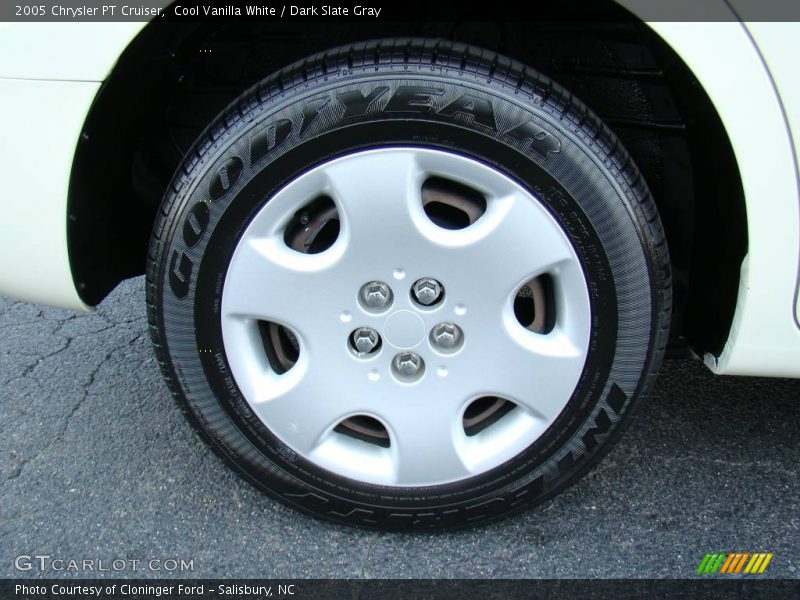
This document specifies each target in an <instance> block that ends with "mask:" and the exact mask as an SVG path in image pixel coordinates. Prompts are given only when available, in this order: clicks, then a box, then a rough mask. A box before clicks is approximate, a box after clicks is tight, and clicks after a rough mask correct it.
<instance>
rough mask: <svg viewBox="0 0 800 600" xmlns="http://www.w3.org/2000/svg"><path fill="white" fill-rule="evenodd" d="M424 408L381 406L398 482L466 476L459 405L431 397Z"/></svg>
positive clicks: (446, 399) (467, 469)
mask: <svg viewBox="0 0 800 600" xmlns="http://www.w3.org/2000/svg"><path fill="white" fill-rule="evenodd" d="M427 400H428V401H426V402H425V406H424V407H418V408H417V410H409V407H404V406H402V405H394V406H384V407H383V408H382V409H381V411H380V413H379V414H380V416H381V417H382V418H383V419H384V420H385V421H386V422H387V423H388V425H389V428H390V435H391V439H392V449H393V456H394V463H395V465H394V467H395V476H396V479H397V481H398V482H402V483H406V484H407V483H409V482H413V483H417V484H426V483H431V482H444V481H448V480H449V481H452V480H456V479H461V478H463V477H467V476H469V475H470V474H471V473H470V469H469V468H468V467H467V465H466V463H465V459H464V444H465V438H466V436H465V434H464V429H463V426H462V424H461V415H460V411H459V410H458V409H459V407H458V406H457V405H456V404H454V403H453V401H452V399H449V398H442V397H430V398H428V399H427Z"/></svg>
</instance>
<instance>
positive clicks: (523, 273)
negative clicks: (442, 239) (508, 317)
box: [454, 191, 574, 297]
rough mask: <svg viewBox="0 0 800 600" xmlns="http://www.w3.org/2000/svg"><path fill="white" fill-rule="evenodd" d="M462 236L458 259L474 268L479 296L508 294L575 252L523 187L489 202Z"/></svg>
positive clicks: (568, 259)
mask: <svg viewBox="0 0 800 600" xmlns="http://www.w3.org/2000/svg"><path fill="white" fill-rule="evenodd" d="M455 233H456V234H458V233H459V232H455ZM454 237H457V236H454ZM462 237H463V238H464V241H465V243H464V245H463V246H462V247H461V248H460V252H459V260H460V261H463V263H464V264H469V265H470V266H471V269H473V272H474V275H475V276H474V278H473V281H477V282H480V286H481V289H482V290H483V294H481V295H485V293H486V292H487V291H491V292H496V293H498V294H500V295H502V296H503V297H506V296H507V295H508V294H509V293H511V292H512V291H514V290H515V289H516V288H517V287H519V286H520V285H521V284H523V283H524V282H526V281H528V280H530V279H531V278H532V277H534V276H536V275H540V274H543V273H546V272H551V271H554V270H557V269H558V267H559V266H560V265H562V264H564V263H566V262H569V261H571V260H573V256H574V254H573V251H572V248H571V247H570V245H569V242H568V240H567V238H566V236H565V234H564V233H563V232H562V231H561V230H560V229H558V227H557V225H556V224H555V222H554V221H553V217H552V216H551V215H550V213H548V212H547V210H546V209H545V208H544V207H542V206H541V205H540V204H539V203H538V202H536V201H535V200H534V199H533V198H531V197H530V196H528V195H527V194H526V193H523V192H521V191H520V192H516V193H513V194H509V195H507V196H504V197H502V198H496V199H494V200H492V201H491V202H490V203H489V207H488V208H487V211H486V214H484V216H483V217H482V218H481V219H479V220H478V222H477V223H475V225H473V226H472V227H471V228H468V229H465V230H464V231H463V233H462Z"/></svg>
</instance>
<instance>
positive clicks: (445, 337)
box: [431, 322, 464, 351]
mask: <svg viewBox="0 0 800 600" xmlns="http://www.w3.org/2000/svg"><path fill="white" fill-rule="evenodd" d="M463 339H464V332H463V331H461V328H460V327H459V326H458V325H456V324H455V323H450V322H445V323H439V324H438V325H436V326H434V328H433V329H431V342H432V343H433V345H434V346H437V347H438V348H439V349H440V350H444V351H453V350H456V349H458V348H459V347H461V342H462V340H463Z"/></svg>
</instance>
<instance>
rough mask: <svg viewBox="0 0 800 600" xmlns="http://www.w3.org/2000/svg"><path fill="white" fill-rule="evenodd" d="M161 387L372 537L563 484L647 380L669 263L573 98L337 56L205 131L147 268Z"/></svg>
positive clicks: (618, 154)
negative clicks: (373, 532)
mask: <svg viewBox="0 0 800 600" xmlns="http://www.w3.org/2000/svg"><path fill="white" fill-rule="evenodd" d="M147 290H148V307H149V318H150V323H151V332H152V337H153V341H154V344H155V348H156V352H157V355H158V359H159V361H160V364H161V367H162V371H163V374H164V377H165V378H166V381H167V383H168V385H169V387H170V389H171V390H172V392H173V394H174V396H175V398H176V400H177V402H178V404H179V405H180V406H181V407H182V408H183V410H184V412H185V414H186V416H187V418H188V419H189V421H190V422H191V423H192V424H193V425H194V426H195V427H196V428H197V429H198V430H199V432H200V433H201V434H202V435H203V437H204V438H205V439H206V440H207V441H208V443H209V444H210V445H211V447H212V448H213V449H214V450H215V451H216V452H218V453H219V454H220V455H221V456H222V457H223V458H224V459H226V461H227V462H228V463H229V464H230V465H231V466H233V467H234V468H235V469H236V470H238V471H239V472H240V473H241V474H242V475H244V476H245V478H246V479H248V480H249V481H250V482H251V483H253V484H254V485H256V486H257V487H259V488H261V489H263V490H264V491H265V492H267V493H268V494H270V495H271V496H273V497H274V498H277V499H279V500H280V501H282V502H285V503H287V504H290V505H292V506H294V507H296V508H298V509H300V510H302V511H304V512H307V513H311V514H314V515H317V516H322V517H326V518H328V519H331V520H334V521H338V522H341V523H346V524H352V525H362V526H367V527H375V528H381V529H411V528H445V527H447V528H451V527H460V526H465V525H469V524H474V523H481V522H485V521H488V520H492V519H495V518H498V517H501V516H503V515H507V514H511V513H514V512H518V511H520V510H522V509H524V508H526V507H530V506H532V505H535V504H538V503H540V502H542V501H543V500H545V499H547V498H549V497H551V496H553V495H554V494H555V493H556V492H558V491H559V490H562V489H563V488H565V487H566V486H567V485H569V484H571V483H573V482H574V481H575V480H576V479H577V478H579V477H580V476H581V474H582V473H585V472H586V471H587V470H588V469H589V468H590V467H591V466H592V465H593V464H594V463H595V462H596V461H597V460H598V459H599V458H600V456H601V455H603V454H604V452H606V451H607V450H608V448H609V446H610V445H611V443H612V442H613V441H614V440H615V439H616V438H617V437H618V435H619V433H620V432H621V430H622V427H623V424H624V423H625V422H626V418H627V417H628V416H629V415H630V414H631V412H632V410H633V408H634V407H635V406H636V404H637V402H638V400H639V399H641V398H642V397H643V396H644V395H645V394H646V393H647V391H648V390H649V389H650V387H651V386H652V384H653V381H654V377H655V374H656V372H657V370H658V367H659V365H660V362H661V359H662V356H663V353H664V348H665V344H666V340H667V328H668V318H669V313H670V308H671V289H670V275H669V260H668V254H667V248H666V243H665V239H664V234H663V230H662V227H661V224H660V221H659V218H658V214H657V212H656V208H655V205H654V203H653V200H652V198H651V196H650V193H649V191H648V189H647V186H646V184H645V182H644V181H643V179H642V177H641V175H640V173H639V171H638V170H637V168H636V166H635V165H634V164H633V162H632V161H631V159H630V157H629V156H628V154H627V153H626V151H625V150H624V148H622V146H621V145H620V143H619V141H618V140H617V138H616V137H615V136H614V135H613V134H612V133H611V131H610V130H609V129H608V128H607V127H606V126H605V125H603V123H602V122H601V121H600V120H599V119H598V118H597V117H596V116H595V115H594V114H592V113H591V111H589V110H588V109H587V108H586V107H585V106H584V105H583V104H581V103H580V102H579V101H578V100H577V99H575V98H574V97H573V96H572V95H571V94H570V93H569V92H567V91H565V90H564V89H562V88H560V87H559V86H558V85H557V84H555V83H553V82H552V81H550V80H548V79H547V78H545V77H544V76H542V75H540V74H538V73H536V72H535V71H533V70H531V69H530V68H527V67H525V66H524V65H521V64H519V63H517V62H514V61H512V60H510V59H507V58H505V57H503V56H500V55H497V54H495V53H493V52H489V51H485V50H481V49H477V48H474V47H468V46H464V45H459V44H452V43H448V42H442V41H435V40H416V39H412V40H408V39H403V40H382V41H376V42H370V43H361V44H355V45H352V46H347V47H343V48H338V49H334V50H330V51H328V52H325V53H323V54H319V55H315V56H312V57H309V58H308V59H306V60H304V61H302V62H300V63H297V64H295V65H292V66H290V67H287V68H286V69H284V70H282V71H280V72H278V73H275V74H273V75H271V76H269V77H267V78H266V79H265V80H263V81H262V82H261V83H259V84H258V85H256V86H255V87H254V88H252V89H251V90H249V91H247V92H246V93H245V94H243V95H242V96H241V97H240V98H239V99H238V101H237V102H235V103H234V104H233V105H231V106H230V107H228V109H226V110H225V111H224V113H223V114H221V115H220V116H219V117H218V118H217V119H216V120H215V122H214V123H212V124H211V125H209V127H208V128H207V130H206V131H205V132H204V134H203V135H202V136H201V137H200V139H199V140H198V141H197V142H196V144H195V147H194V149H193V151H192V152H191V153H190V154H189V155H187V157H186V159H185V161H184V164H183V165H182V166H181V167H180V169H179V170H178V172H177V174H176V175H175V177H174V180H173V182H172V185H171V186H170V188H169V190H168V192H167V194H166V197H165V198H164V200H163V204H162V208H161V211H160V213H159V218H158V221H157V223H156V225H155V227H154V232H153V237H152V240H151V246H150V264H149V267H148V274H147Z"/></svg>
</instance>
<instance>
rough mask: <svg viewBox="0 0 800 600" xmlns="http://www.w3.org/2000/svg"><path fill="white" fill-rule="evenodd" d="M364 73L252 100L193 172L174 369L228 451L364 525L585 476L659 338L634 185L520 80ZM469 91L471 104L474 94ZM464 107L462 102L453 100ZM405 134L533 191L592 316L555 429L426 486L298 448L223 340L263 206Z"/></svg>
mask: <svg viewBox="0 0 800 600" xmlns="http://www.w3.org/2000/svg"><path fill="white" fill-rule="evenodd" d="M355 71H356V70H347V72H340V73H337V74H335V75H332V76H330V77H329V78H328V79H327V80H323V81H319V82H316V83H315V84H314V85H300V86H297V87H295V88H292V89H290V90H288V91H286V92H284V93H282V94H279V95H277V96H275V97H273V98H271V99H269V100H267V101H264V102H261V101H255V100H252V99H251V105H250V106H248V107H247V109H246V110H245V111H243V112H244V115H243V116H240V117H239V118H236V119H232V120H231V121H232V122H231V123H228V124H227V128H226V129H224V131H223V133H222V134H221V135H219V136H218V137H217V138H216V139H214V140H213V142H212V143H211V144H209V145H208V146H207V147H206V148H204V150H203V152H202V155H201V158H200V160H198V161H196V163H195V164H194V165H193V166H192V167H191V169H190V170H189V171H188V173H186V174H185V176H184V177H183V182H184V183H183V185H182V186H178V191H177V193H176V198H174V199H173V202H172V204H171V205H172V210H171V213H170V218H171V223H170V225H171V226H170V227H169V229H168V235H167V236H166V237H165V238H164V239H163V240H162V244H163V248H164V251H163V253H162V261H161V265H160V270H159V279H158V281H159V284H160V301H161V309H162V310H161V313H160V315H161V320H160V326H161V329H162V334H163V335H162V339H163V343H164V345H165V346H166V348H165V349H166V350H167V351H166V354H167V356H169V361H170V367H171V369H172V370H173V373H174V379H175V381H176V382H177V383H178V385H179V386H180V390H181V393H182V395H183V397H184V398H185V399H186V401H187V404H188V406H189V410H190V411H191V412H192V415H193V416H194V418H195V419H196V420H197V421H198V422H199V423H200V425H201V427H202V428H203V429H204V431H205V432H206V434H207V435H208V436H209V438H210V439H211V441H212V443H213V444H214V445H215V446H216V447H217V449H218V450H219V451H221V452H222V453H223V454H224V455H225V456H226V457H227V458H228V459H229V460H230V461H231V462H233V463H234V464H236V466H237V467H238V468H239V469H240V470H242V471H243V472H244V473H246V475H247V476H248V477H249V478H251V479H252V480H253V481H254V482H256V483H257V484H259V485H260V486H262V487H264V488H265V489H267V490H268V491H269V492H270V493H272V494H274V495H277V496H279V497H281V499H283V500H284V501H287V502H290V503H294V504H298V505H301V506H303V507H304V508H305V509H306V510H311V511H315V512H323V513H325V514H328V515H329V516H331V515H333V516H334V518H335V517H336V515H337V514H346V513H347V514H350V513H352V511H353V507H354V506H355V507H357V510H358V511H361V513H359V518H361V519H363V520H364V522H369V521H370V520H374V519H378V513H385V514H384V515H383V517H381V518H385V517H386V516H387V515H388V516H391V515H405V516H408V515H413V514H418V513H420V511H422V510H428V511H430V510H434V511H437V510H438V511H445V512H446V511H451V513H452V514H453V517H452V518H453V519H454V520H456V521H457V520H460V519H461V520H463V519H464V518H465V516H464V515H466V514H467V513H470V512H471V513H475V512H476V510H477V511H478V512H479V514H480V515H484V514H485V515H490V514H491V513H500V512H507V511H509V510H513V508H514V507H515V506H517V505H521V504H530V503H531V501H534V500H535V499H537V498H543V497H545V496H546V495H548V494H549V493H551V492H552V491H554V490H555V489H557V488H559V487H560V486H562V485H563V484H565V483H567V482H568V480H570V479H572V478H574V477H575V475H576V473H577V471H578V470H579V469H580V468H581V467H582V466H583V465H587V464H589V462H590V460H591V459H592V458H593V457H594V456H595V455H596V454H598V452H599V451H600V448H601V447H602V446H603V444H602V442H603V441H604V440H606V439H607V438H608V437H609V436H610V435H612V433H613V431H614V429H615V428H616V427H617V424H618V422H619V420H620V418H621V417H622V416H623V414H624V413H625V412H626V411H627V409H628V406H629V405H630V402H631V399H632V398H634V397H635V396H637V394H638V390H639V385H640V382H641V379H642V376H643V373H645V372H646V370H647V360H648V357H649V355H650V354H651V353H650V352H649V351H648V352H643V351H642V337H643V336H645V337H646V338H647V341H648V350H649V349H650V348H652V344H653V336H654V322H653V315H654V314H655V308H654V306H655V294H654V290H653V285H652V270H653V269H652V260H651V258H650V257H649V255H648V245H647V243H646V240H644V239H643V235H642V231H641V227H640V226H639V225H638V224H637V219H638V218H640V217H639V216H637V215H636V214H635V213H634V210H633V209H634V206H633V193H632V190H631V189H630V185H629V182H628V181H626V180H625V178H624V176H623V174H622V173H621V172H620V170H619V169H617V168H616V167H615V165H613V164H612V163H611V162H610V161H608V160H605V161H604V160H603V158H602V156H603V154H602V152H600V150H601V148H599V147H598V148H593V143H594V142H593V140H592V139H591V136H590V135H587V132H586V130H585V128H581V127H579V126H578V124H576V123H573V122H572V121H569V120H566V119H564V118H563V116H562V115H559V113H558V111H556V110H554V109H553V107H552V106H550V105H549V104H547V103H544V102H540V101H537V98H536V97H528V96H523V95H521V94H519V90H514V89H512V88H511V87H510V86H504V85H500V84H498V83H496V82H495V83H493V85H492V86H491V87H490V86H487V85H486V84H485V83H484V82H482V81H481V80H480V79H479V78H477V77H472V78H471V77H467V76H464V75H463V74H460V75H458V76H456V75H454V73H453V72H451V71H450V70H448V69H431V70H429V71H427V72H418V73H414V74H409V73H404V72H399V73H398V72H397V70H396V69H394V68H390V67H386V68H385V69H381V68H374V69H371V70H367V69H365V70H364V71H363V72H355ZM381 88H387V90H386V91H385V92H381V93H380V94H379V95H377V96H376V98H375V100H373V101H372V102H371V103H369V104H368V105H367V106H366V107H365V110H363V114H352V113H353V110H354V109H353V108H352V106H348V105H347V103H346V102H344V101H343V98H348V97H353V96H352V95H353V93H354V92H359V93H360V94H361V96H362V97H363V98H367V99H368V98H369V97H370V96H371V95H375V94H376V90H380V89H381ZM432 92H435V93H432ZM346 94H350V96H347V95H346ZM465 94H466V95H468V96H469V98H471V99H472V100H473V101H472V103H471V104H468V103H465V102H463V101H461V102H460V99H461V98H463V97H464V96H465ZM398 96H401V99H400V100H399V101H398V102H396V103H395V104H394V105H393V104H392V102H393V100H394V99H396V98H397V97H398ZM251 97H252V95H251ZM409 97H410V98H412V99H413V100H412V101H409V100H408V98H409ZM459 102H460V103H459ZM454 103H455V106H456V107H461V108H463V109H464V110H462V111H460V112H459V111H454V110H451V109H448V108H447V107H449V106H450V107H452V106H453V105H454ZM468 106H472V107H476V106H477V107H478V108H477V109H475V108H473V109H472V110H471V111H470V110H467V108H466V107H468ZM487 106H488V107H490V109H488V110H490V111H491V119H490V118H489V113H488V112H487V108H486V107H487ZM392 107H394V108H395V109H397V108H398V107H399V108H404V109H405V110H389V109H391V108H392ZM480 109H483V112H482V113H481V112H480ZM359 110H360V107H359ZM470 113H471V114H470ZM521 124H529V125H527V129H526V130H525V131H526V132H527V133H531V132H541V133H539V135H538V137H539V138H540V139H536V138H535V137H534V138H533V139H518V138H519V137H520V135H519V133H517V134H516V135H515V134H514V133H513V132H514V131H515V129H516V130H518V128H519V127H520V125H521ZM509 132H512V133H509ZM270 146H272V147H270ZM392 146H403V147H408V146H414V147H424V148H434V149H440V150H446V151H450V152H455V153H458V154H461V155H464V156H467V157H469V158H472V159H475V160H478V161H480V162H483V163H485V164H488V165H490V166H492V167H494V168H496V169H498V170H500V171H502V172H504V173H505V174H506V175H508V176H509V177H511V178H512V179H514V180H516V181H517V182H519V183H520V184H521V185H523V187H525V188H526V189H528V190H529V191H530V192H531V193H532V194H533V195H534V196H535V197H536V198H537V199H538V200H539V201H540V202H541V203H542V204H543V205H544V206H545V207H546V208H547V209H548V210H549V211H550V213H551V214H552V215H553V216H554V218H555V219H556V220H557V221H558V223H559V224H560V225H561V226H562V228H563V229H564V231H565V232H566V233H567V235H568V236H569V239H570V241H571V242H572V244H573V247H574V249H575V251H576V254H577V255H578V257H579V259H580V261H581V265H582V267H583V270H584V273H585V275H586V277H587V288H588V291H589V294H590V304H591V313H592V334H591V341H590V345H589V353H588V357H587V362H586V365H585V368H584V371H583V373H582V375H581V378H580V381H579V383H578V385H577V387H576V390H575V392H574V394H573V396H572V398H571V399H570V400H569V402H568V404H567V407H566V408H565V410H564V411H563V412H562V413H561V415H560V416H559V417H558V419H557V420H556V421H555V422H554V423H553V425H552V426H551V427H550V428H549V429H548V431H547V432H546V433H545V434H544V435H543V436H542V437H541V438H540V439H539V440H537V441H536V442H535V443H534V444H532V445H531V446H530V447H529V448H528V449H526V450H525V451H524V452H522V453H521V454H520V455H518V456H517V457H515V458H514V459H512V460H510V461H508V462H507V463H505V464H503V465H501V466H500V467H497V468H495V469H493V470H491V471H489V472H488V473H484V474H482V475H479V476H477V477H474V478H470V479H468V480H464V481H461V482H457V483H454V484H448V485H443V486H435V487H430V488H424V489H421V488H397V487H386V486H377V485H371V484H363V483H360V482H356V481H353V480H349V479H346V478H343V477H340V476H338V475H335V474H333V473H330V472H328V471H324V470H323V469H320V468H318V467H316V466H315V465H313V464H312V463H310V462H309V461H307V460H305V459H304V458H303V457H301V456H299V455H298V454H297V453H295V452H294V451H293V450H292V449H291V448H290V447H289V446H287V445H286V444H284V443H283V442H282V441H281V440H279V439H278V438H277V437H275V436H274V435H273V434H272V433H271V432H270V431H269V429H268V428H267V427H266V426H265V425H264V424H263V423H262V422H261V421H260V419H259V418H258V417H256V416H255V414H254V413H253V411H252V410H250V407H249V404H248V403H247V401H246V400H245V399H244V398H243V397H242V394H241V392H240V391H239V389H238V386H237V385H236V382H235V379H234V378H233V375H232V373H231V371H230V368H229V366H228V364H227V360H226V358H225V352H224V348H223V346H222V338H221V321H220V314H219V311H220V306H221V298H222V288H223V283H224V277H225V270H226V266H227V263H228V261H229V260H230V258H231V256H232V254H233V251H234V249H235V247H236V243H237V241H238V239H239V236H240V235H241V233H242V232H243V231H244V229H245V228H246V226H247V224H248V223H249V222H250V220H251V219H252V217H253V216H254V215H255V214H256V212H257V211H258V210H259V209H260V208H261V207H262V206H263V205H264V203H265V202H266V201H268V199H269V198H270V197H271V196H272V195H273V194H274V193H275V192H276V191H277V190H279V189H280V188H281V187H282V186H283V185H285V184H286V183H287V182H289V181H291V180H292V179H293V178H294V177H296V176H298V175H300V174H301V173H302V172H304V171H305V170H308V169H310V168H313V167H315V166H317V165H319V164H320V163H322V162H325V161H327V160H331V159H334V158H337V157H340V156H343V155H346V154H348V153H351V152H355V151H358V150H362V149H367V148H370V149H373V148H378V147H392ZM186 261H189V263H190V264H191V267H190V268H189V269H186V268H185V266H186V264H187V262H186ZM176 280H177V282H178V283H177V284H176ZM620 307H625V310H624V311H622V310H621V308H620ZM515 503H516V504H515ZM487 507H490V508H487ZM467 518H469V517H467Z"/></svg>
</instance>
